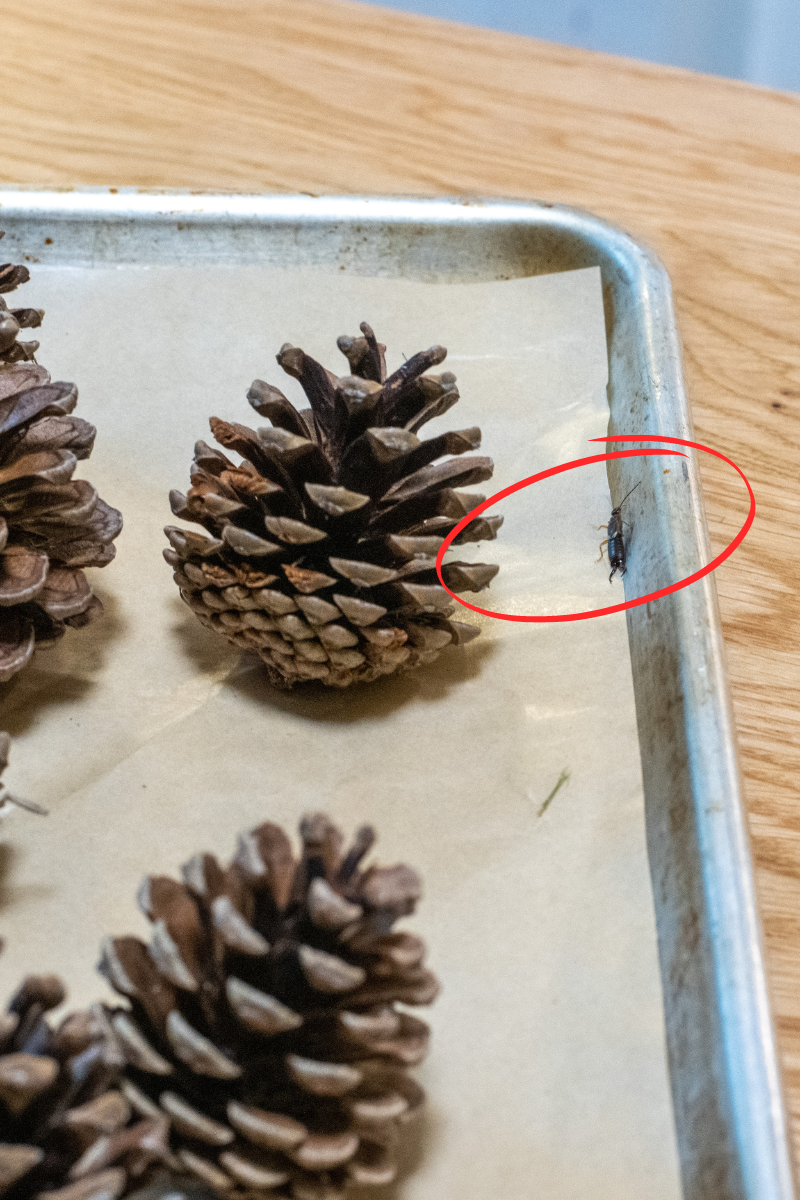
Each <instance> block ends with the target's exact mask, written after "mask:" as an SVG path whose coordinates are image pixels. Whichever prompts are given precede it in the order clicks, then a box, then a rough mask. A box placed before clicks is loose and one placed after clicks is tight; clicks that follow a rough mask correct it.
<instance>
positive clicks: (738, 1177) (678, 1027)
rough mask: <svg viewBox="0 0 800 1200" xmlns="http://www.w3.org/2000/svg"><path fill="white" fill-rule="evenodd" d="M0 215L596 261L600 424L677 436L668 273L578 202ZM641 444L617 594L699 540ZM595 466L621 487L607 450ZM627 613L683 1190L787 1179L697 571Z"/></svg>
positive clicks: (204, 252)
mask: <svg viewBox="0 0 800 1200" xmlns="http://www.w3.org/2000/svg"><path fill="white" fill-rule="evenodd" d="M0 224H2V227H3V228H4V229H5V230H6V239H5V242H4V246H3V256H4V258H5V257H7V258H9V259H13V260H16V261H25V259H28V260H29V261H31V260H32V261H39V262H42V263H46V264H52V265H72V266H92V265H101V264H102V265H114V264H139V265H149V264H158V265H161V266H164V265H168V264H171V263H173V264H195V265H197V264H208V265H213V264H221V263H224V264H251V265H252V264H269V265H273V266H297V265H298V264H301V265H304V266H309V267H326V268H330V267H331V266H341V265H344V266H347V267H349V268H351V269H353V270H357V271H361V272H364V273H370V274H373V275H388V276H396V277H403V278H411V279H431V280H434V279H435V280H449V281H458V282H467V281H485V280H493V279H503V278H519V277H524V276H532V275H540V274H549V273H553V272H558V271H567V270H574V269H578V268H583V267H592V266H599V268H600V270H601V275H602V280H603V291H604V301H605V311H606V322H607V333H608V348H609V365H610V382H609V389H608V397H609V405H610V419H609V432H613V433H637V434H642V435H644V434H650V435H662V436H671V437H680V438H691V437H692V429H691V421H690V418H689V413H688V406H687V402H686V396H685V392H684V387H683V381H682V374H681V362H680V347H679V343H678V336H677V332H676V328H675V321H674V315H673V310H672V301H671V292H670V286H669V280H668V278H667V276H666V274H665V272H664V270H663V268H662V267H661V265H660V264H659V262H658V261H657V259H656V258H655V257H654V256H653V255H652V253H650V252H649V251H648V250H646V249H643V248H642V247H641V246H639V245H637V244H636V243H635V242H634V241H633V240H632V239H631V238H629V237H628V236H627V235H626V234H624V233H623V232H621V231H619V230H616V229H613V228H612V227H610V226H608V225H607V224H605V223H603V222H601V221H599V220H598V219H597V218H595V217H592V216H591V215H589V214H585V213H581V212H577V211H575V210H572V209H567V208H563V207H558V206H552V205H537V204H532V203H508V202H476V201H463V200H405V199H396V200H395V199H362V198H327V197H309V196H267V197H254V196H204V195H189V194H149V193H144V194H142V193H138V192H130V193H125V192H111V191H109V190H96V191H90V192H61V193H42V192H30V191H25V190H10V191H6V192H2V193H0ZM641 461H642V463H643V464H644V465H643V467H642V480H643V485H644V489H645V492H646V498H647V503H646V505H645V506H644V512H645V516H643V517H642V518H640V519H639V520H638V521H637V529H636V539H637V553H636V555H635V556H634V559H633V560H632V562H631V564H630V569H629V571H628V573H627V575H626V577H625V591H626V595H627V596H629V597H633V596H638V595H642V594H644V593H646V592H650V591H653V590H655V589H657V588H659V587H663V586H664V585H665V584H666V583H668V582H671V581H672V580H675V579H678V578H682V577H684V576H686V575H688V574H691V573H692V572H694V571H696V570H697V569H699V567H700V566H702V565H703V563H704V562H706V561H707V560H708V546H707V536H706V528H705V518H704V515H703V507H702V498H701V492H700V483H699V477H698V473H697V468H696V465H695V463H694V460H693V459H692V458H689V459H687V460H685V461H686V467H685V471H686V476H685V478H686V484H687V486H686V487H685V488H682V489H674V488H671V489H668V488H667V487H666V486H665V484H664V481H663V477H662V474H661V472H660V470H658V469H656V468H653V469H652V470H649V469H647V464H648V463H652V462H654V460H641ZM616 465H617V464H613V463H612V464H611V467H612V468H613V467H615V466H616ZM609 482H610V485H611V491H612V495H613V496H614V497H615V498H616V499H617V500H619V499H620V498H621V495H622V480H621V478H620V477H619V476H617V474H615V472H614V471H613V470H611V471H610V472H609ZM627 623H628V635H629V644H630V653H631V662H632V670H633V680H634V689H635V697H636V710H637V722H638V728H639V740H640V748H641V758H642V769H643V777H644V788H645V806H646V821H647V839H648V853H649V860H650V870H651V878H652V885H653V894H654V900H655V908H656V921H657V929H658V940H659V956H660V963H661V974H662V986H663V995H664V1006H665V1016H666V1027H667V1042H668V1051H669V1064H670V1077H671V1086H672V1094H673V1104H674V1111H675V1120H676V1127H677V1135H678V1143H679V1150H680V1157H681V1171H682V1180H683V1188H684V1194H685V1196H686V1197H687V1200H701V1198H702V1200H712V1198H713V1200H734V1198H736V1200H740V1198H742V1200H744V1198H746V1200H789V1197H791V1196H793V1195H794V1191H793V1185H792V1166H791V1154H790V1148H789V1143H788V1134H787V1129H786V1118H785V1113H784V1107H783V1101H782V1097H781V1088H780V1079H779V1072H778V1067H777V1059H776V1051H775V1043H774V1036H773V1031H772V1027H771V1021H770V1014H769V1005H768V998H767V989H766V981H765V974H764V967H763V957H762V951H761V944H760V933H759V923H758V917H757V912H756V906H755V897H754V890H753V881H752V871H751V865H750V857H749V849H748V842H747V832H746V825H745V818H744V811H743V806H742V796H741V784H740V779H739V773H738V767H737V761H736V749H735V741H734V733H733V723H732V716H731V709H730V702H729V699H728V694H727V685H726V680H725V666H724V652H723V645H722V639H721V633H720V625H719V617H718V612H717V606H716V594H715V587H714V580H713V576H707V577H705V578H704V579H703V580H701V581H700V582H698V583H696V584H694V585H693V586H692V587H690V588H686V589H684V590H682V591H680V592H677V593H674V594H672V595H670V596H667V597H664V598H662V599H661V600H659V601H658V602H656V603H654V604H649V605H646V606H642V607H638V608H635V609H632V610H629V611H628V613H627Z"/></svg>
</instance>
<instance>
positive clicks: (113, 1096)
mask: <svg viewBox="0 0 800 1200" xmlns="http://www.w3.org/2000/svg"><path fill="white" fill-rule="evenodd" d="M64 996H65V990H64V985H63V984H62V982H61V980H60V979H58V978H57V976H55V975H31V976H29V977H28V978H27V979H25V980H24V982H23V984H22V986H21V987H20V989H19V991H18V992H17V994H16V995H15V996H14V998H13V1000H12V1001H11V1004H10V1005H9V1008H8V1011H7V1012H6V1013H2V1014H0V1195H3V1197H4V1200H29V1198H31V1200H33V1198H36V1200H116V1198H117V1197H118V1196H121V1195H122V1194H123V1193H124V1192H125V1191H127V1190H128V1189H129V1188H130V1187H132V1186H139V1185H140V1184H141V1183H143V1182H144V1181H145V1180H146V1177H147V1175H148V1174H149V1173H150V1171H151V1169H152V1168H153V1167H154V1165H155V1164H156V1163H159V1162H161V1161H162V1160H164V1158H165V1157H166V1155H167V1140H166V1139H167V1122H166V1121H165V1120H163V1119H158V1120H157V1119H154V1118H150V1119H147V1120H139V1119H137V1120H136V1121H135V1122H134V1123H131V1116H132V1109H131V1106H130V1104H129V1103H128V1101H127V1100H126V1099H125V1097H124V1096H123V1095H122V1094H121V1093H120V1092H119V1091H117V1090H115V1089H114V1087H113V1084H114V1082H115V1080H116V1079H117V1078H118V1076H119V1073H120V1068H121V1066H122V1059H121V1056H120V1053H119V1049H118V1047H117V1043H116V1038H115V1037H114V1035H113V1033H112V1031H111V1027H110V1025H109V1023H108V1018H107V1017H106V1015H105V1013H104V1011H103V1009H102V1008H101V1007H99V1006H97V1007H95V1008H92V1009H88V1010H85V1011H82V1012H75V1013H72V1014H71V1015H70V1016H68V1017H66V1018H65V1019H64V1020H63V1021H62V1022H61V1024H60V1025H59V1026H58V1028H57V1029H55V1030H53V1029H51V1027H50V1026H49V1025H48V1023H47V1021H46V1020H45V1019H44V1013H45V1012H47V1011H48V1010H49V1009H51V1008H55V1006H56V1005H58V1004H60V1003H61V1001H62V1000H63V999H64Z"/></svg>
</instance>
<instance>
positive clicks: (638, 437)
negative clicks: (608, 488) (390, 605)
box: [436, 433, 756, 624]
mask: <svg viewBox="0 0 800 1200" xmlns="http://www.w3.org/2000/svg"><path fill="white" fill-rule="evenodd" d="M590 441H593V442H606V443H609V442H663V443H667V444H669V445H673V446H688V447H689V448H690V449H692V450H703V451H704V452H705V453H706V454H713V455H714V457H715V458H721V459H722V461H723V462H726V463H727V464H728V465H729V466H731V467H733V469H734V470H735V471H737V472H738V474H739V475H741V477H742V479H743V480H744V482H745V486H746V487H747V491H748V493H749V496H750V510H749V512H748V514H747V518H746V520H745V522H744V524H743V525H742V527H741V529H740V530H739V532H738V533H737V534H736V536H735V537H734V538H733V540H732V541H731V542H729V544H728V545H727V546H726V547H725V549H724V550H723V551H722V552H721V553H720V554H718V555H717V556H716V558H713V559H712V560H711V562H710V563H707V564H706V566H704V567H701V568H700V570H699V571H695V572H694V573H693V574H691V575H687V576H686V577H685V579H679V580H678V581H677V583H671V584H670V585H669V587H664V588H659V589H658V590H657V591H655V592H648V593H647V595H645V596H638V597H637V598H636V599H635V600H626V601H624V603H622V604H610V605H608V606H607V607H606V608H593V609H590V610H589V611H588V612H577V613H558V614H556V615H553V616H524V615H519V614H517V613H499V612H492V611H491V610H490V609H488V608H480V607H479V606H478V605H477V604H469V603H468V602H467V601H466V600H462V599H461V597H460V596H457V595H456V594H455V592H453V591H451V589H450V588H449V587H448V586H447V584H446V583H445V581H444V579H443V578H442V559H443V558H444V555H445V552H446V551H447V549H448V547H449V546H450V544H451V542H452V541H453V539H454V538H456V537H458V535H459V533H461V531H462V529H466V527H467V525H469V524H470V522H471V521H474V520H475V518H476V517H479V516H480V515H481V513H483V512H485V511H486V510H487V508H491V507H492V506H493V505H495V504H497V503H498V501H500V500H504V499H505V497H506V496H511V495H513V494H514V492H519V491H522V489H523V488H526V487H530V486H531V484H533V483H539V482H540V480H542V479H549V478H550V477H551V476H552V475H560V474H561V473H562V472H564V471H574V470H575V469H576V468H577V467H587V466H589V465H590V464H591V463H597V462H608V461H609V460H610V459H612V458H645V457H649V456H650V455H653V454H662V455H663V454H669V455H677V456H679V457H680V458H686V457H687V456H686V455H685V454H683V453H682V452H681V451H680V450H661V449H659V450H649V449H647V450H612V451H610V452H609V453H607V454H592V455H589V457H588V458H576V459H573V460H572V462H566V463H560V464H559V465H558V466H557V467H549V468H548V470H546V471H539V472H537V474H536V475H529V476H528V478H527V479H521V480H520V481H519V482H518V483H512V484H511V485H510V486H509V487H507V488H503V490H502V491H501V492H495V494H494V495H493V496H490V497H489V498H488V500H484V502H483V503H482V504H479V505H478V506H477V508H473V510H472V512H469V513H467V515H466V516H465V517H463V518H462V520H460V521H459V522H458V524H457V525H456V527H455V529H453V530H452V531H451V532H450V533H448V535H447V537H446V538H445V539H444V541H443V542H442V544H441V546H440V547H439V553H438V554H437V555H436V574H437V575H438V576H439V582H440V583H441V585H442V587H443V588H444V589H445V590H446V591H448V592H450V595H451V596H452V597H453V599H454V600H457V601H458V603H459V604H461V605H462V606H463V607H464V608H469V609H470V610H471V611H472V612H476V613H481V615H482V616H484V617H496V618H497V619H498V620H500V621H526V622H529V623H537V624H546V623H553V622H557V621H588V620H589V619H590V617H605V616H608V615H609V614H610V613H616V612H622V611H623V610H624V609H626V608H637V607H638V606H639V605H640V604H649V603H650V602H651V601H652V600H658V599H660V597H661V596H668V595H669V594H670V592H678V591H680V590H681V588H685V587H688V586H689V584H691V583H696V582H697V580H698V579H702V578H703V576H704V575H709V574H710V573H711V572H712V571H716V569H717V567H718V566H719V565H720V563H723V562H724V561H725V559H726V558H729V557H730V555H731V554H733V552H734V550H735V549H736V548H737V546H739V545H740V544H741V542H742V541H744V539H745V537H746V536H747V533H748V531H749V529H750V526H751V525H752V524H753V519H754V517H755V515H756V498H755V496H754V495H753V489H752V488H751V487H750V483H749V481H748V479H747V476H746V475H745V473H744V471H742V470H741V468H740V467H737V465H736V463H735V462H733V460H732V459H730V458H726V456H725V455H724V454H722V453H721V452H720V451H719V450H713V449H712V448H711V447H710V446H704V445H702V443H700V442H689V441H686V440H685V439H684V438H673V437H654V436H650V435H648V434H638V433H625V434H616V435H614V436H613V437H612V436H609V437H603V438H591V439H590Z"/></svg>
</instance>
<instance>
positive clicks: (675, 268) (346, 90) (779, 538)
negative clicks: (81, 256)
mask: <svg viewBox="0 0 800 1200" xmlns="http://www.w3.org/2000/svg"><path fill="white" fill-rule="evenodd" d="M1 20H2V29H3V34H4V50H3V69H2V72H0V97H2V101H1V103H2V109H1V110H0V112H1V118H2V119H0V178H2V179H3V180H5V181H8V182H14V183H28V184H43V185H56V186H70V185H78V184H110V185H115V186H121V185H138V186H141V187H165V188H176V187H177V188H194V189H202V190H237V191H251V192H252V191H256V192H257V191H308V192H314V193H319V192H373V193H397V192H401V193H416V194H426V195H431V194H436V193H439V194H442V193H444V194H453V193H470V194H476V193H477V194H483V195H492V196H519V197H534V198H538V199H543V200H552V201H558V202H564V203H569V204H576V205H580V206H582V207H585V208H588V209H591V210H593V211H594V212H596V213H598V214H600V215H601V216H603V217H605V218H607V219H610V220H612V221H615V222H617V223H618V224H621V225H623V226H625V227H626V228H627V229H628V230H630V231H631V232H632V233H633V234H634V235H635V236H637V237H639V238H640V239H644V240H645V241H647V242H649V243H650V244H651V245H652V246H653V247H654V248H655V249H656V250H657V252H658V253H659V254H660V256H661V257H662V259H663V260H664V262H665V263H666V265H667V268H668V270H669V271H670V274H671V276H672V280H673V285H674V289H675V295H676V301H677V308H678V314H679V322H680V328H681V333H682V337H683V343H684V351H685V365H686V373H687V377H688V390H689V395H690V399H691V402H692V409H693V413H694V420H695V428H696V433H697V436H698V439H699V440H701V441H706V442H709V443H711V444H713V445H714V446H717V447H718V448H720V449H721V450H722V451H723V452H724V453H726V454H728V455H730V456H731V457H732V458H734V459H735V460H736V461H737V462H738V463H739V464H740V466H741V467H742V468H743V470H744V471H745V472H746V474H747V475H748V476H749V478H750V480H751V483H752V485H753V488H754V489H755V493H756V498H757V502H758V513H757V516H756V521H755V524H754V526H753V529H752V532H751V534H750V536H749V537H748V538H747V540H746V541H745V542H744V544H743V546H742V548H741V549H740V550H739V551H738V552H737V554H736V555H735V556H734V557H733V558H731V559H730V560H728V561H727V562H726V563H725V564H724V565H723V566H722V567H721V568H720V570H719V571H718V572H717V586H718V589H719V596H720V605H721V610H722V621H723V627H724V632H725V637H726V642H727V648H728V659H729V667H730V678H731V685H732V690H733V697H734V703H735V709H736V716H737V721H738V729H739V738H740V748H741V755H742V762H743V766H744V774H745V779H746V791H747V800H748V805H749V812H750V823H751V830H752V836H753V847H754V853H755V860H756V865H757V875H758V886H759V894H760V900H761V911H762V915H763V921H764V927H765V932H766V943H767V953H768V964H769V973H770V979H771V986H772V991H773V999H774V1010H775V1015H776V1021H777V1025H778V1030H779V1038H780V1043H781V1053H782V1059H783V1064H784V1070H785V1078H786V1083H787V1090H788V1095H789V1102H790V1108H791V1111H792V1114H793V1118H794V1121H795V1126H796V1127H797V1124H798V1122H800V804H798V780H800V736H798V711H799V710H800V603H799V602H798V583H800V541H798V525H799V524H800V522H799V521H798V515H799V514H798V510H799V509H800V502H799V500H798V496H799V495H800V485H798V478H799V477H800V96H789V95H784V94H781V93H777V92H769V91H766V90H761V89H757V88H754V87H751V86H749V85H747V84H741V83H737V82H732V81H727V80H721V79H713V78H710V77H706V76H700V75H694V74H691V73H689V72H684V71H679V70H675V69H670V68H664V67H655V66H649V65H645V64H642V63H636V62H632V61H629V60H624V59H617V58H611V57H608V56H604V55H598V54H590V53H587V52H584V51H579V50H573V49H567V48H565V47H560V46H554V45H548V44H546V43H542V42H536V41H532V40H529V39H525V38H518V37H514V36H511V35H505V34H495V33H488V32H486V31H483V30H478V29H473V28H469V27H466V26H458V25H454V24H449V23H446V22H439V21H433V20H428V19H424V18H417V17H409V16H406V15H402V14H397V13H391V12H389V11H387V10H384V9H378V8H372V7H369V6H368V5H362V4H357V3H348V2H346V0H340V2H334V0H183V2H181V0H170V3H169V4H163V3H161V2H157V0H127V3H125V4H119V3H116V2H114V0H50V2H49V3H48V4H47V5H32V6H17V7H16V8H12V7H11V6H9V5H7V6H5V8H4V10H3V15H2V19H1ZM702 468H703V478H704V484H705V494H706V503H707V510H708V516H709V522H710V527H711V532H712V539H713V541H714V544H715V545H721V544H722V543H723V542H726V541H727V540H728V539H729V537H730V535H731V534H732V532H733V531H734V530H735V529H736V528H737V527H738V525H739V524H740V522H741V515H740V514H742V513H743V512H744V511H746V505H745V501H744V496H743V489H742V488H741V487H740V486H737V482H736V480H735V478H733V477H732V476H733V473H732V472H729V471H727V470H726V469H725V468H723V467H722V466H721V464H720V465H719V467H717V465H716V463H715V462H712V463H711V465H708V464H707V463H706V462H703V463H702Z"/></svg>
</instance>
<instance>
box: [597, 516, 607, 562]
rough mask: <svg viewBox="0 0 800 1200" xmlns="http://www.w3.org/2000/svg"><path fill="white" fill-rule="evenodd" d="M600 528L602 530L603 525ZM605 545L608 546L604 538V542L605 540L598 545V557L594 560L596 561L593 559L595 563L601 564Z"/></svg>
mask: <svg viewBox="0 0 800 1200" xmlns="http://www.w3.org/2000/svg"><path fill="white" fill-rule="evenodd" d="M600 528H601V529H604V528H605V526H604V525H601V526H600ZM607 545H608V538H606V540H605V541H604V542H601V543H600V557H599V558H596V559H595V562H602V561H603V546H607Z"/></svg>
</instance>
